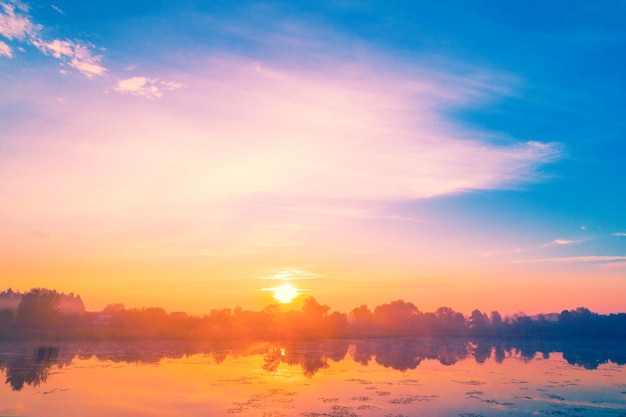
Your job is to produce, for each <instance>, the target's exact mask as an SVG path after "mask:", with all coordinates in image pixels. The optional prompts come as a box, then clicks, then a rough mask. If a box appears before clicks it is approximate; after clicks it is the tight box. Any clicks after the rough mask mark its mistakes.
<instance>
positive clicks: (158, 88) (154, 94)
mask: <svg viewBox="0 0 626 417" xmlns="http://www.w3.org/2000/svg"><path fill="white" fill-rule="evenodd" d="M181 87H182V84H181V83H177V82H172V81H162V80H159V79H157V78H147V77H131V78H127V79H125V80H120V81H118V83H117V86H116V87H115V91H117V92H118V93H125V94H132V95H136V96H143V97H146V98H160V97H162V96H163V91H164V90H175V89H178V88H181Z"/></svg>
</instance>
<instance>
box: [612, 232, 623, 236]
mask: <svg viewBox="0 0 626 417" xmlns="http://www.w3.org/2000/svg"><path fill="white" fill-rule="evenodd" d="M613 236H619V237H626V232H615V233H613Z"/></svg>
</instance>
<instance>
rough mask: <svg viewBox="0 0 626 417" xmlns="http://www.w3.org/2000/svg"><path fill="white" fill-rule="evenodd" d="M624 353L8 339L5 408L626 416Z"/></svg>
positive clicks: (562, 346) (335, 416)
mask: <svg viewBox="0 0 626 417" xmlns="http://www.w3.org/2000/svg"><path fill="white" fill-rule="evenodd" d="M57 348H58V350H56V349H57ZM34 352H35V353H34ZM49 352H51V354H48V353H49ZM624 352H625V350H624V348H623V346H620V345H614V346H610V345H607V344H606V343H604V344H589V343H587V344H573V343H556V342H551V343H548V342H544V343H533V342H529V341H493V340H492V341H484V340H479V341H475V342H474V343H469V342H466V341H464V340H455V339H452V340H436V339H434V340H427V339H389V340H356V341H355V340H352V341H351V340H331V341H310V342H285V343H247V344H243V343H242V344H231V345H226V344H217V345H216V344H210V343H193V342H175V341H161V342H155V341H141V342H127V341H125V342H102V343H84V344H81V343H65V344H61V345H60V346H43V347H42V346H33V344H28V343H14V344H11V343H6V342H5V343H1V344H0V369H1V370H2V372H3V375H4V377H5V382H6V384H4V385H3V386H2V387H1V388H0V415H7V416H9V415H13V416H16V415H37V416H65V415H71V414H80V415H92V416H105V415H107V416H108V415H118V416H138V415H139V416H141V415H145V416H148V415H150V416H153V415H156V416H170V415H185V416H206V415H211V416H264V417H287V416H302V417H326V416H330V417H355V416H385V417H387V416H390V417H400V416H404V417H409V416H425V415H429V416H430V415H445V416H461V417H471V416H474V417H475V416H495V415H513V416H518V415H519V416H523V415H529V416H530V415H565V416H596V415H597V416H605V415H606V416H626V374H625V373H624V366H623V365H624Z"/></svg>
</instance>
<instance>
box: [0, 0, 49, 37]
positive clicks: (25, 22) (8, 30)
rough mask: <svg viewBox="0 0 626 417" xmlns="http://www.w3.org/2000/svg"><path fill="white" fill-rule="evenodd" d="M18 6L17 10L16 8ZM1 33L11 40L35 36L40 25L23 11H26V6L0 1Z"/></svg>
mask: <svg viewBox="0 0 626 417" xmlns="http://www.w3.org/2000/svg"><path fill="white" fill-rule="evenodd" d="M16 8H17V10H16ZM0 10H1V11H2V12H1V13H0V35H2V36H4V37H5V38H7V39H9V40H13V39H17V40H20V41H21V40H24V39H26V38H28V37H32V36H35V34H36V33H37V32H38V31H39V29H40V26H39V25H35V24H34V23H33V22H32V21H31V20H30V18H29V17H28V15H25V14H23V13H21V12H24V11H25V7H23V6H20V5H19V4H9V3H4V2H0Z"/></svg>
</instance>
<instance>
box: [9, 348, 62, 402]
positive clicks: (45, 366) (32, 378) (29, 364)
mask: <svg viewBox="0 0 626 417" xmlns="http://www.w3.org/2000/svg"><path fill="white" fill-rule="evenodd" d="M57 353H58V350H57V348H54V347H51V346H45V347H44V346H41V347H37V348H36V349H35V351H34V352H33V355H32V356H30V357H29V356H24V355H20V356H17V357H14V358H11V359H9V360H7V362H6V363H5V364H4V368H6V383H7V384H9V385H10V386H11V389H12V390H13V391H21V390H22V388H24V384H26V385H32V386H34V387H36V386H39V385H40V384H43V383H45V382H46V381H47V380H48V375H49V372H50V367H51V366H52V365H53V364H55V363H56V359H57Z"/></svg>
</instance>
